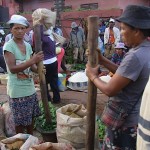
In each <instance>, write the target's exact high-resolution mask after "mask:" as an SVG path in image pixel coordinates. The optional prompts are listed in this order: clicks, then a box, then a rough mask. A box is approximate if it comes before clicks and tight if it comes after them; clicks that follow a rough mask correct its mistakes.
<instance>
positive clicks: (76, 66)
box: [71, 64, 85, 71]
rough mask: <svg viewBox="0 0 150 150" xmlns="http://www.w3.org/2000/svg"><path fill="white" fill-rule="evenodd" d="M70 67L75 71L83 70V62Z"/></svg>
mask: <svg viewBox="0 0 150 150" xmlns="http://www.w3.org/2000/svg"><path fill="white" fill-rule="evenodd" d="M71 69H72V70H76V71H81V70H85V64H76V65H74V66H72V68H71Z"/></svg>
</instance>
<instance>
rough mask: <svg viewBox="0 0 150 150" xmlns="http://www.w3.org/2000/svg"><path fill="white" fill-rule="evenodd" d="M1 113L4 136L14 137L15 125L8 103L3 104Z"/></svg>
mask: <svg viewBox="0 0 150 150" xmlns="http://www.w3.org/2000/svg"><path fill="white" fill-rule="evenodd" d="M2 107H3V112H4V118H5V119H4V123H5V129H4V130H5V134H6V136H7V137H10V136H14V135H15V134H16V131H15V123H14V118H13V113H12V112H11V110H10V106H9V103H8V102H7V103H5V104H3V106H2Z"/></svg>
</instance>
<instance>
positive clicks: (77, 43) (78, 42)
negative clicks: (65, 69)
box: [70, 22, 85, 63]
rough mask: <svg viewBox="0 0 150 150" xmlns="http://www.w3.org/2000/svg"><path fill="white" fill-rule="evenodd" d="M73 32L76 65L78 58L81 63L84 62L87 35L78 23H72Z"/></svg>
mask: <svg viewBox="0 0 150 150" xmlns="http://www.w3.org/2000/svg"><path fill="white" fill-rule="evenodd" d="M71 28H72V30H71V32H70V43H71V46H72V48H73V59H74V63H77V61H78V56H79V60H80V62H83V59H84V48H83V45H84V42H85V35H84V30H83V29H82V28H81V27H79V26H78V25H77V23H76V22H72V23H71Z"/></svg>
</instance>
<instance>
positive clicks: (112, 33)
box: [104, 18, 120, 59]
mask: <svg viewBox="0 0 150 150" xmlns="http://www.w3.org/2000/svg"><path fill="white" fill-rule="evenodd" d="M119 41H120V31H119V29H118V28H116V27H115V20H114V19H113V18H110V20H109V27H108V28H106V29H105V33H104V45H105V57H106V58H108V59H111V56H112V54H113V53H114V51H115V50H114V46H115V45H116V44H117V43H118V42H119Z"/></svg>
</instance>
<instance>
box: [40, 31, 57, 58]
mask: <svg viewBox="0 0 150 150" xmlns="http://www.w3.org/2000/svg"><path fill="white" fill-rule="evenodd" d="M41 41H42V50H43V53H44V60H47V59H51V58H53V57H56V50H55V49H56V46H55V44H56V42H55V41H52V40H51V38H50V37H49V35H44V34H43V29H42V30H41Z"/></svg>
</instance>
